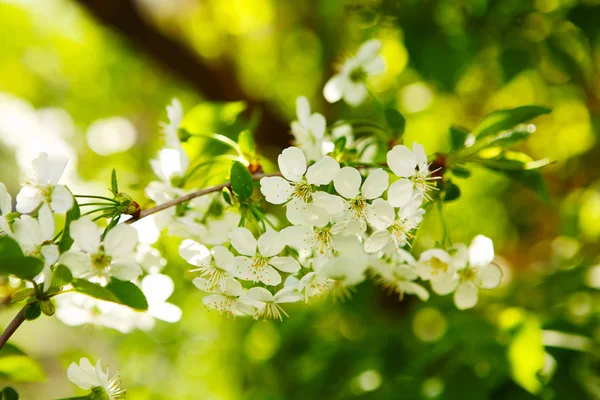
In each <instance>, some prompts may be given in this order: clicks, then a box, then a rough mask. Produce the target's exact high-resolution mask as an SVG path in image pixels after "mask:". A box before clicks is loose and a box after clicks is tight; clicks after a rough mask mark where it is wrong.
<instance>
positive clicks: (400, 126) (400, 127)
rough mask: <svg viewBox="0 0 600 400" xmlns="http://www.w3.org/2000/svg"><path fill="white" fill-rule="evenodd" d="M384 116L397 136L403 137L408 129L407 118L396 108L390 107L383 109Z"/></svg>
mask: <svg viewBox="0 0 600 400" xmlns="http://www.w3.org/2000/svg"><path fill="white" fill-rule="evenodd" d="M383 116H384V118H385V121H386V122H387V124H388V126H389V127H390V128H392V129H393V130H394V131H395V136H396V137H398V138H399V137H401V136H402V135H403V134H404V130H405V129H406V118H404V115H402V113H401V112H400V111H398V110H396V109H395V108H391V107H388V108H386V109H384V110H383Z"/></svg>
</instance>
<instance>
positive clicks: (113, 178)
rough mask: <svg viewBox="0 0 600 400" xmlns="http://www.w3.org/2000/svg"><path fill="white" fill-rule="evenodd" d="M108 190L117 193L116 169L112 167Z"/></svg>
mask: <svg viewBox="0 0 600 400" xmlns="http://www.w3.org/2000/svg"><path fill="white" fill-rule="evenodd" d="M110 190H111V192H113V194H114V195H115V196H116V195H117V194H118V193H119V182H118V181H117V171H116V170H115V169H114V168H113V170H112V173H111V175H110Z"/></svg>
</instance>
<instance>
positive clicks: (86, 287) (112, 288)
mask: <svg viewBox="0 0 600 400" xmlns="http://www.w3.org/2000/svg"><path fill="white" fill-rule="evenodd" d="M71 284H72V285H73V289H74V290H75V291H77V292H80V293H83V294H87V295H88V296H91V297H94V298H96V299H100V300H104V301H110V302H111V303H117V304H122V305H125V306H128V307H131V308H134V309H136V310H147V309H148V302H147V300H146V297H145V296H144V293H143V292H142V290H141V289H140V288H139V287H137V286H136V285H134V284H133V283H131V282H124V281H120V280H118V279H115V278H112V279H111V281H110V282H109V284H108V285H106V286H104V287H103V286H100V285H98V284H97V283H92V282H89V281H86V280H83V279H73V281H72V282H71Z"/></svg>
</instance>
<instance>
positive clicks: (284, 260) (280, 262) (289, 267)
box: [269, 257, 300, 274]
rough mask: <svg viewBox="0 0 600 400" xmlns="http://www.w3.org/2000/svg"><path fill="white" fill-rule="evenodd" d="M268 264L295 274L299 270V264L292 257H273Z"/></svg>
mask: <svg viewBox="0 0 600 400" xmlns="http://www.w3.org/2000/svg"><path fill="white" fill-rule="evenodd" d="M269 265H272V266H274V267H275V268H277V269H278V270H280V271H283V272H288V273H290V274H295V273H296V272H298V271H300V264H299V263H298V261H297V260H296V259H295V258H293V257H273V258H271V259H270V260H269Z"/></svg>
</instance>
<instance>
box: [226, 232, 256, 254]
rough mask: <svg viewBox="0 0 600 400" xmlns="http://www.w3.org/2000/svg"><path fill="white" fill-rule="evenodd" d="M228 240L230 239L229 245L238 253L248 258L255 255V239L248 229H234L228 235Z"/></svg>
mask: <svg viewBox="0 0 600 400" xmlns="http://www.w3.org/2000/svg"><path fill="white" fill-rule="evenodd" d="M229 239H231V245H232V246H233V248H234V249H236V250H237V251H238V253H240V254H243V255H245V256H250V257H252V256H254V254H256V246H257V243H256V239H255V238H254V236H253V235H252V232H250V231H249V230H248V229H246V228H235V229H234V230H233V231H231V232H230V233H229Z"/></svg>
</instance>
